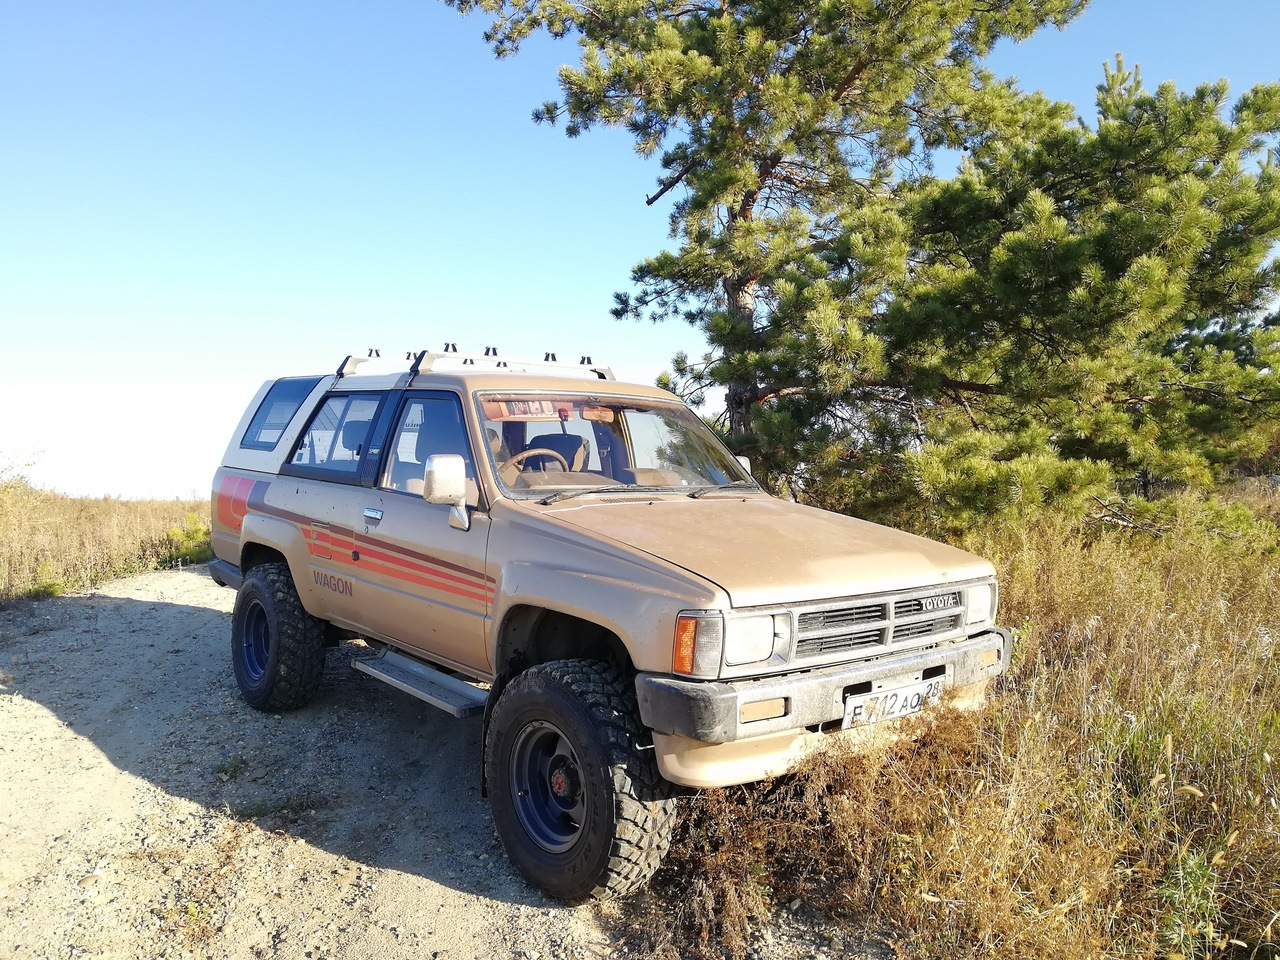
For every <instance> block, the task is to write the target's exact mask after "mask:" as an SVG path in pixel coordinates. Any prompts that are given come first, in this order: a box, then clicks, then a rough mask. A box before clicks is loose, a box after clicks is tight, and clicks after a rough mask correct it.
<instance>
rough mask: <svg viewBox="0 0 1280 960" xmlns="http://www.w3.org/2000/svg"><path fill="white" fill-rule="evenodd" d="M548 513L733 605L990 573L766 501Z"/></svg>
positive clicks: (955, 553)
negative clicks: (717, 591) (712, 588)
mask: <svg viewBox="0 0 1280 960" xmlns="http://www.w3.org/2000/svg"><path fill="white" fill-rule="evenodd" d="M547 513H548V514H550V515H552V516H554V517H555V518H556V519H558V520H561V521H564V522H566V523H570V524H573V525H575V526H578V527H581V528H583V529H585V530H589V531H591V532H593V533H595V534H597V535H600V536H604V537H608V538H610V539H612V540H617V541H621V542H622V543H626V544H629V545H631V546H633V547H635V548H637V549H639V550H643V551H644V552H646V553H649V554H652V555H653V556H655V557H660V558H662V559H664V560H666V561H668V562H670V563H674V564H676V565H678V566H680V567H683V568H684V569H686V570H689V571H690V572H692V573H695V574H697V575H698V576H700V577H703V578H705V579H707V580H710V581H711V582H712V583H715V584H716V585H717V586H719V587H720V588H721V589H723V590H724V591H725V592H726V593H728V594H729V598H730V600H731V602H732V603H733V605H734V606H735V607H753V606H761V605H766V604H786V603H804V602H808V601H814V600H825V599H831V598H835V597H847V596H854V595H859V594H867V593H879V592H883V591H889V590H904V589H910V588H913V587H920V586H928V585H930V584H934V583H952V582H956V581H959V580H970V579H973V578H975V577H989V576H993V575H994V573H995V570H994V568H993V567H992V566H991V564H990V563H988V562H987V561H986V560H983V559H982V558H981V557H978V556H975V555H974V554H972V553H967V552H965V551H964V550H958V549H956V548H955V547H949V546H947V545H946V544H943V543H938V542H936V541H933V540H926V539H925V538H924V537H917V536H915V535H914V534H910V533H903V532H902V531H901V530H894V529H892V528H890V527H882V526H880V525H879V524H875V523H869V522H868V521H866V520H858V519H856V518H854V517H846V516H843V515H841V514H837V513H829V512H827V511H826V510H818V509H816V508H814V507H806V506H802V505H801V504H798V503H791V502H789V501H786V500H778V499H775V498H773V497H765V496H759V495H755V496H748V497H727V496H725V495H723V494H712V495H710V496H706V497H703V498H700V499H697V500H694V499H690V498H688V497H679V498H674V497H672V498H667V497H662V498H654V499H651V500H638V499H627V500H623V501H618V500H612V499H603V500H602V499H586V498H583V499H580V500H576V501H574V502H572V503H564V504H561V505H557V506H555V507H552V508H551V509H549V510H548V511H547Z"/></svg>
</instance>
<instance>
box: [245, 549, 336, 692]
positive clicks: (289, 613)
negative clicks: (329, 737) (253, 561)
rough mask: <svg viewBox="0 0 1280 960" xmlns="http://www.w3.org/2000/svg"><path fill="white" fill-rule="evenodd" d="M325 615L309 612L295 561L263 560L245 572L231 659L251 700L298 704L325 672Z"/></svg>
mask: <svg viewBox="0 0 1280 960" xmlns="http://www.w3.org/2000/svg"><path fill="white" fill-rule="evenodd" d="M324 654H325V631H324V621H323V620H319V619H317V618H316V617H313V616H311V614H309V613H307V611H306V610H305V609H303V606H302V600H301V599H300V598H299V597H298V590H297V588H296V587H295V586H294V584H293V577H292V575H291V574H290V573H289V567H288V565H287V564H284V563H263V564H259V565H258V566H256V567H254V568H253V569H252V570H250V571H249V574H248V575H247V576H246V577H245V578H244V583H242V584H241V585H240V590H239V592H237V594H236V604H235V609H234V610H233V611H232V614H231V663H232V667H233V669H234V670H235V675H236V683H237V684H238V685H239V687H240V696H241V697H243V698H244V701H245V703H247V704H249V706H251V707H254V708H255V709H257V710H265V711H272V712H278V711H281V710H296V709H297V708H298V707H301V706H303V705H305V704H306V703H307V702H309V701H310V700H311V698H312V697H314V696H315V693H316V690H317V689H319V687H320V677H321V675H322V674H323V673H324Z"/></svg>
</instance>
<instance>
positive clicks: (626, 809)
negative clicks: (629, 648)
mask: <svg viewBox="0 0 1280 960" xmlns="http://www.w3.org/2000/svg"><path fill="white" fill-rule="evenodd" d="M641 737H642V730H641V727H640V721H639V709H638V707H637V706H636V698H635V692H634V690H633V689H632V686H631V683H630V682H629V680H628V679H627V678H626V677H624V676H623V675H622V674H621V673H620V672H619V671H618V669H617V668H616V667H614V666H612V665H610V664H607V663H601V662H598V661H594V660H556V661H554V662H552V663H544V664H540V665H538V666H536V667H531V668H530V669H528V670H526V671H525V672H524V673H521V674H520V675H519V676H517V677H515V679H513V680H512V681H511V682H510V683H509V684H508V685H507V686H506V688H505V689H504V690H503V691H502V695H501V696H500V697H499V698H498V702H497V704H496V705H495V706H494V709H493V715H492V717H491V718H490V721H489V735H488V743H487V749H486V750H485V773H486V776H487V778H488V781H489V795H490V801H489V802H490V804H491V805H492V807H493V819H494V823H495V825H496V826H497V828H498V835H499V836H500V837H501V838H502V845H503V847H505V848H506V851H507V856H508V857H510V858H511V860H512V862H513V863H514V864H515V865H516V867H517V869H519V871H520V872H521V873H522V874H524V876H525V878H526V879H527V880H529V882H530V883H532V884H534V885H535V886H537V887H540V888H541V889H543V890H545V891H546V892H547V893H549V894H551V895H552V896H553V897H556V898H558V899H560V900H566V901H569V902H577V901H580V900H585V899H588V898H596V899H607V898H610V897H617V896H625V895H626V894H629V893H632V892H633V891H635V890H637V889H639V888H640V887H641V886H643V885H644V883H645V882H646V881H647V880H648V879H649V878H650V877H651V876H652V875H653V872H654V871H655V870H656V869H657V868H658V864H659V863H660V862H661V861H662V857H663V855H664V854H666V852H667V848H668V847H669V846H670V843H671V830H672V826H673V825H674V821H675V801H674V800H673V799H672V797H671V788H670V785H669V784H668V783H667V782H666V781H665V780H663V779H662V776H661V775H660V774H659V773H658V768H657V765H656V763H655V762H654V760H653V751H652V748H649V749H647V750H645V749H642V747H643V746H644V745H643V744H642V743H641Z"/></svg>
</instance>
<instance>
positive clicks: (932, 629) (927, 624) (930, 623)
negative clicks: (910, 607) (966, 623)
mask: <svg viewBox="0 0 1280 960" xmlns="http://www.w3.org/2000/svg"><path fill="white" fill-rule="evenodd" d="M958 626H960V615H959V614H955V615H954V616H950V617H939V618H938V619H937V620H917V621H916V622H915V623H897V624H894V626H893V639H894V640H914V639H915V638H916V637H927V636H929V635H930V634H934V633H946V632H947V631H948V630H954V629H955V628H956V627H958Z"/></svg>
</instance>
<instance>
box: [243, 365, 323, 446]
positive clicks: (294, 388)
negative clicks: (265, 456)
mask: <svg viewBox="0 0 1280 960" xmlns="http://www.w3.org/2000/svg"><path fill="white" fill-rule="evenodd" d="M319 382H320V378H319V377H288V378H286V379H284V380H277V381H276V382H275V383H274V384H273V385H272V387H271V389H270V390H268V391H267V395H266V396H265V397H263V398H262V403H261V404H259V405H258V412H257V413H255V414H254V415H253V419H252V420H250V421H249V429H248V430H246V431H245V432H244V437H243V438H242V439H241V440H240V446H241V448H242V449H245V450H274V449H275V448H276V444H278V443H279V442H280V437H281V436H282V435H283V434H284V428H285V427H287V426H288V425H289V421H290V420H292V419H293V417H294V414H296V413H297V412H298V408H299V407H300V406H302V401H303V400H306V399H307V397H308V396H309V395H310V394H311V391H312V390H314V389H315V388H316V384H317V383H319Z"/></svg>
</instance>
